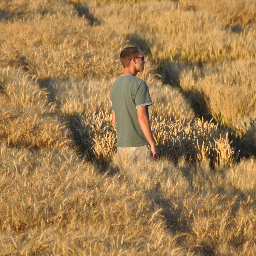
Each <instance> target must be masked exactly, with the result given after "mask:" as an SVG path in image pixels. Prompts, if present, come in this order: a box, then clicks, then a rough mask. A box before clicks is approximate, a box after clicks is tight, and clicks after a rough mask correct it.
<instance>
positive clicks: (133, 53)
mask: <svg viewBox="0 0 256 256" xmlns="http://www.w3.org/2000/svg"><path fill="white" fill-rule="evenodd" d="M133 59H134V62H135V64H137V63H136V59H140V60H141V62H143V69H144V55H143V53H142V51H141V50H140V49H138V48H137V47H127V48H125V49H123V50H122V51H121V54H120V61H121V63H122V65H123V67H124V68H127V67H129V66H130V64H131V60H133ZM140 71H142V70H140Z"/></svg>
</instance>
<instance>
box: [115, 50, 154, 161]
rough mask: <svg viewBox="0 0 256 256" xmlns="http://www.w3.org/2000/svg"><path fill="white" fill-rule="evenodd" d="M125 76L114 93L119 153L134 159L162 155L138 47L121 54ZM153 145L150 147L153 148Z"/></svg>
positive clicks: (141, 55) (120, 78)
mask: <svg viewBox="0 0 256 256" xmlns="http://www.w3.org/2000/svg"><path fill="white" fill-rule="evenodd" d="M120 61H121V63H122V65H123V67H124V71H123V73H122V75H120V76H119V77H118V78H117V80H116V81H115V82H114V84H113V87H112V90H111V101H112V123H113V124H115V125H116V129H117V154H118V155H125V154H127V155H129V156H131V157H132V158H133V159H138V158H139V159H140V158H145V157H148V158H149V157H150V151H151V158H153V159H156V158H157V157H158V155H159V152H158V149H157V147H156V144H155V141H154V138H153V135H152V132H151V128H150V122H149V115H148V106H150V105H152V101H151V98H150V94H149V90H148V86H147V84H146V83H145V81H143V80H141V79H139V78H137V77H136V75H137V73H138V72H142V71H143V70H144V64H145V60H144V55H143V53H142V51H141V50H140V49H138V48H137V47H127V48H125V49H123V50H122V51H121V54H120ZM148 145H150V148H149V146H148Z"/></svg>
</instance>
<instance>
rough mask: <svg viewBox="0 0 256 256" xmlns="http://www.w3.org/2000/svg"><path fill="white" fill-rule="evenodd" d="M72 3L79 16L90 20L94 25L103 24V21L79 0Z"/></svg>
mask: <svg viewBox="0 0 256 256" xmlns="http://www.w3.org/2000/svg"><path fill="white" fill-rule="evenodd" d="M70 3H71V4H72V5H73V6H74V8H75V9H76V11H77V12H78V16H79V17H83V18H85V19H86V20H88V22H89V24H90V25H91V26H93V25H96V26H98V25H100V24H101V22H100V21H99V20H98V19H97V18H96V17H94V15H93V14H92V13H90V10H89V8H88V7H87V6H85V5H83V4H81V3H77V2H70Z"/></svg>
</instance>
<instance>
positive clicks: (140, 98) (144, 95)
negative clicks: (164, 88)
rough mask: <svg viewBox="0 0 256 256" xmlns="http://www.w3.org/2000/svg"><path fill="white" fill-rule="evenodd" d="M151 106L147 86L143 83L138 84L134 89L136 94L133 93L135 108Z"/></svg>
mask: <svg viewBox="0 0 256 256" xmlns="http://www.w3.org/2000/svg"><path fill="white" fill-rule="evenodd" d="M152 104H153V103H152V101H151V98H150V94H149V90H148V86H147V84H146V83H145V82H144V81H141V83H139V84H138V86H137V88H136V93H135V105H136V108H139V107H142V106H149V105H152Z"/></svg>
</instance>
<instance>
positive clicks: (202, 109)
mask: <svg viewBox="0 0 256 256" xmlns="http://www.w3.org/2000/svg"><path fill="white" fill-rule="evenodd" d="M231 29H232V31H233V32H236V33H239V32H240V31H241V28H240V27H239V26H233V27H232V28H231ZM127 39H128V40H129V42H130V44H131V45H133V46H137V47H138V48H140V49H141V50H142V51H143V53H144V54H145V55H146V56H148V57H149V58H151V61H152V62H153V65H155V66H156V69H155V74H156V75H157V77H159V78H160V80H161V81H162V82H163V84H167V85H170V86H171V87H173V88H175V89H177V90H178V91H179V92H180V93H181V94H182V95H183V97H184V98H185V99H187V100H188V103H189V104H190V106H191V108H192V109H193V111H194V113H195V115H196V117H197V118H200V119H203V120H206V121H211V122H213V123H215V124H218V120H216V119H215V118H214V116H213V115H212V113H211V111H210V108H209V106H208V103H207V96H206V95H205V94H204V92H203V91H199V90H196V89H193V90H191V89H188V90H184V89H183V88H182V87H181V85H180V76H181V73H182V72H183V70H184V68H186V69H191V70H193V69H194V68H195V67H196V66H197V67H198V68H200V69H201V73H202V74H203V67H202V63H198V64H194V65H186V66H184V64H180V63H173V62H168V60H162V61H160V62H158V63H156V62H154V61H153V60H152V53H151V49H150V45H149V43H148V42H147V41H146V40H144V39H142V38H140V36H139V35H137V34H131V35H127ZM250 125H252V126H255V124H250ZM219 128H220V129H223V130H226V129H228V130H229V139H230V141H231V146H232V147H233V149H234V151H235V154H234V155H235V159H234V160H235V161H236V162H239V161H240V159H241V158H250V157H251V156H256V145H255V144H256V143H253V142H252V141H251V140H252V138H253V135H251V134H253V133H255V130H256V128H255V127H252V129H251V130H248V131H247V133H246V134H244V135H243V136H241V137H238V136H237V135H235V133H236V132H235V130H234V129H232V128H231V127H224V126H221V125H219Z"/></svg>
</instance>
